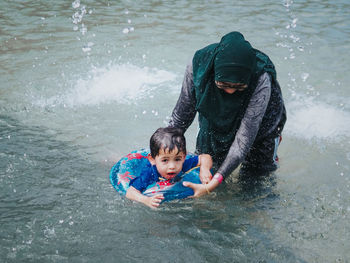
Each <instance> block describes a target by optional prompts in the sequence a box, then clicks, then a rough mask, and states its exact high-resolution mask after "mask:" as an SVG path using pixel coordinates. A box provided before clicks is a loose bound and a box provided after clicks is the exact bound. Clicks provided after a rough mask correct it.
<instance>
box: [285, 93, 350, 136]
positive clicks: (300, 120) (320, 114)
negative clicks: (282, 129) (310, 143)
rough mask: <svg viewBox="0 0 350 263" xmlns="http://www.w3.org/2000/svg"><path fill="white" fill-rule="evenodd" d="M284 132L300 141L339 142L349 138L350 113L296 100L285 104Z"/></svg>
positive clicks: (307, 101)
mask: <svg viewBox="0 0 350 263" xmlns="http://www.w3.org/2000/svg"><path fill="white" fill-rule="evenodd" d="M287 109H288V121H287V124H286V132H288V134H291V135H293V136H296V137H298V138H302V139H307V140H310V139H327V140H331V141H335V142H339V141H341V140H342V139H345V138H348V137H349V131H350V113H349V112H347V111H345V110H343V109H341V108H339V107H338V108H337V107H334V106H332V105H329V104H326V103H325V102H322V101H317V102H315V101H313V100H312V99H310V98H309V99H307V100H301V99H297V100H295V101H293V102H290V103H288V104H287Z"/></svg>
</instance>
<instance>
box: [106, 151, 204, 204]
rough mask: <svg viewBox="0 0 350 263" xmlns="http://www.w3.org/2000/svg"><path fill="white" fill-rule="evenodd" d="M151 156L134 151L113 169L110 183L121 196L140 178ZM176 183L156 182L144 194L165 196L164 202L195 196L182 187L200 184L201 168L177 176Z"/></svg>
mask: <svg viewBox="0 0 350 263" xmlns="http://www.w3.org/2000/svg"><path fill="white" fill-rule="evenodd" d="M149 154H150V152H149V150H145V149H143V150H139V151H133V152H131V153H129V154H128V155H126V156H124V157H123V158H121V159H120V160H119V161H118V162H117V163H116V164H115V165H114V166H113V167H112V169H111V172H110V174H109V178H110V181H111V183H112V185H113V187H114V188H115V189H116V190H117V192H118V193H120V194H121V195H125V194H126V191H127V190H128V188H129V183H130V181H131V180H132V179H134V178H136V177H137V176H140V174H141V171H142V168H143V167H144V166H145V165H146V164H147V163H148V162H149V161H148V159H147V157H148V155H149ZM190 157H193V155H192V154H188V155H187V156H186V158H190ZM175 181H176V182H175V183H171V182H170V181H169V180H166V181H162V182H156V183H154V184H152V185H150V186H148V187H147V189H146V190H145V191H144V192H143V193H142V194H144V195H147V196H152V195H155V194H163V196H164V200H163V202H166V201H171V200H174V199H183V198H186V197H188V196H191V195H193V190H192V189H191V188H189V187H185V186H183V185H182V183H183V182H184V181H188V182H192V183H196V184H200V183H201V181H200V179H199V167H195V168H193V169H192V170H190V171H188V172H186V173H180V174H178V175H177V179H176V180H175Z"/></svg>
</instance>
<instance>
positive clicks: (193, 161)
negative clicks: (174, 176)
mask: <svg viewBox="0 0 350 263" xmlns="http://www.w3.org/2000/svg"><path fill="white" fill-rule="evenodd" d="M197 165H198V156H197V155H196V156H193V157H191V158H188V159H186V160H185V162H184V164H183V166H182V171H183V172H184V173H185V172H187V171H188V170H191V169H192V168H193V167H196V166H197Z"/></svg>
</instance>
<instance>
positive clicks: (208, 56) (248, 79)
mask: <svg viewBox="0 0 350 263" xmlns="http://www.w3.org/2000/svg"><path fill="white" fill-rule="evenodd" d="M192 64H193V82H194V86H195V94H196V110H197V111H198V112H199V113H200V115H199V121H200V132H199V134H198V137H197V150H198V151H199V152H206V153H209V154H212V155H214V157H215V155H217V154H219V155H222V154H224V155H226V153H227V151H228V149H229V147H230V146H231V144H232V142H233V140H234V138H235V135H236V132H237V130H238V128H239V126H240V122H241V120H242V118H243V115H244V112H245V110H246V108H247V106H248V103H249V99H250V98H251V96H252V94H253V92H254V90H255V88H256V85H257V81H258V78H259V76H260V75H261V74H262V73H264V72H268V73H270V75H271V77H272V79H276V71H275V69H274V66H273V64H272V62H271V61H270V59H269V58H268V56H266V55H265V54H263V53H262V52H260V51H258V50H256V49H254V48H253V47H252V46H251V45H250V43H249V42H248V41H246V40H245V39H244V37H243V35H242V34H241V33H239V32H231V33H229V34H227V35H225V36H223V37H222V39H221V41H220V43H215V44H212V45H209V46H207V47H205V48H203V49H200V50H198V51H197V52H196V53H195V55H194V57H193V61H192ZM215 80H217V81H222V82H232V83H241V84H247V85H248V87H247V88H246V89H245V90H244V91H236V92H235V93H233V94H228V93H226V92H225V91H223V90H221V89H219V88H217V87H216V85H215Z"/></svg>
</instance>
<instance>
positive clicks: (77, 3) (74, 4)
mask: <svg viewBox="0 0 350 263" xmlns="http://www.w3.org/2000/svg"><path fill="white" fill-rule="evenodd" d="M79 6H80V0H75V1H74V2H73V3H72V7H73V8H78V7H79Z"/></svg>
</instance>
